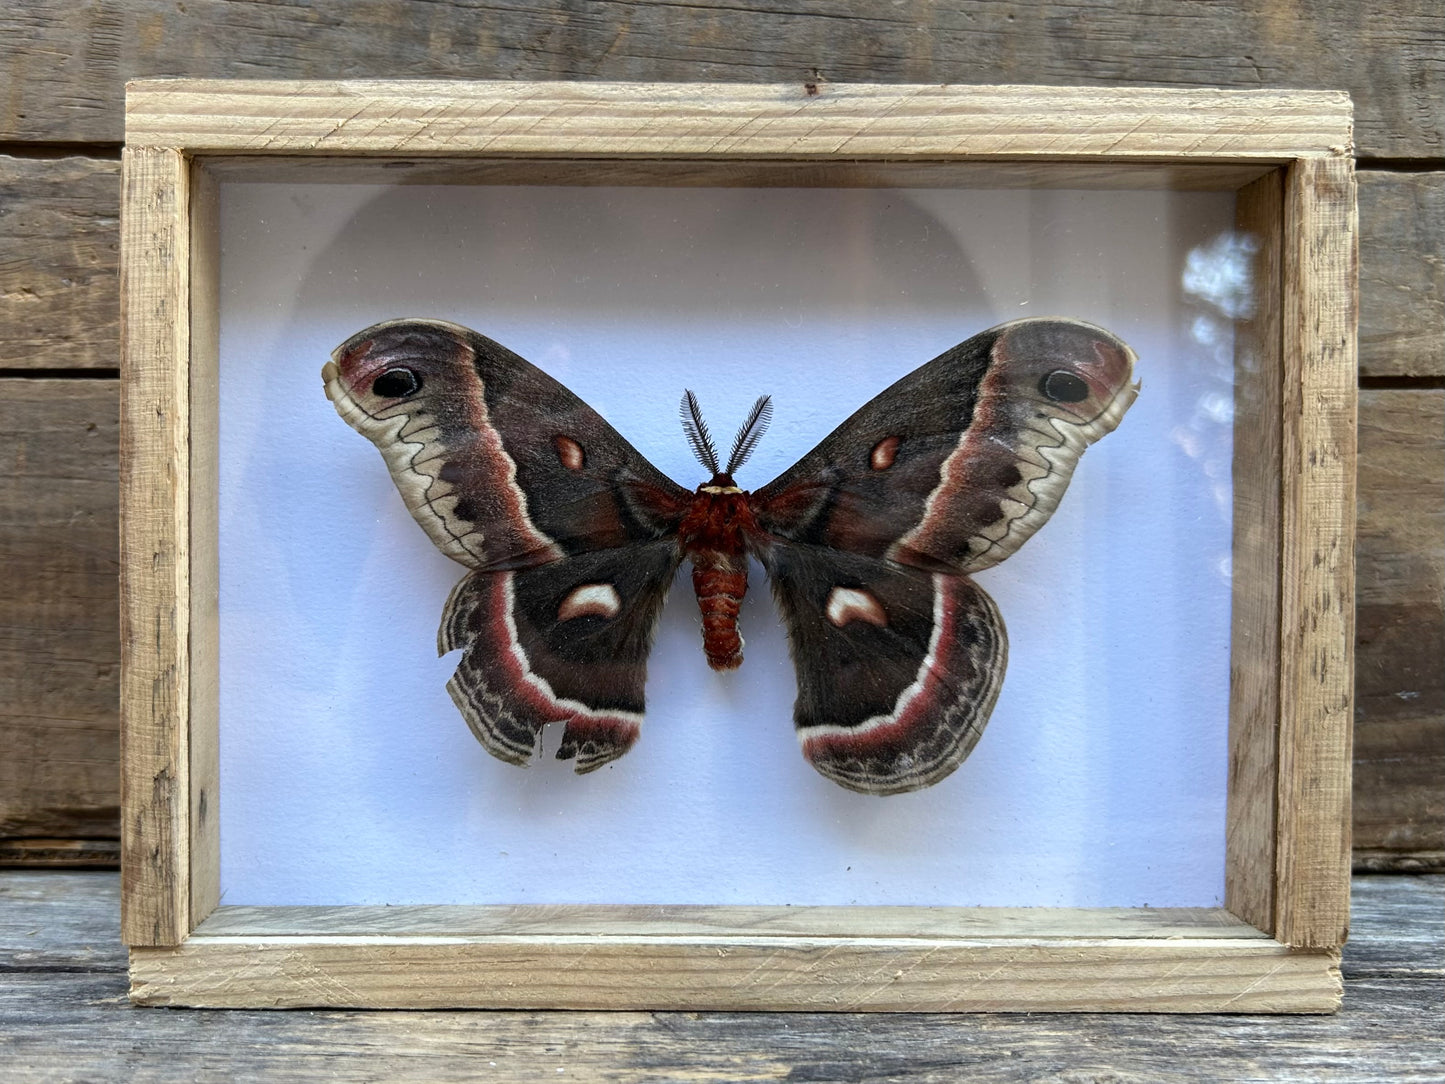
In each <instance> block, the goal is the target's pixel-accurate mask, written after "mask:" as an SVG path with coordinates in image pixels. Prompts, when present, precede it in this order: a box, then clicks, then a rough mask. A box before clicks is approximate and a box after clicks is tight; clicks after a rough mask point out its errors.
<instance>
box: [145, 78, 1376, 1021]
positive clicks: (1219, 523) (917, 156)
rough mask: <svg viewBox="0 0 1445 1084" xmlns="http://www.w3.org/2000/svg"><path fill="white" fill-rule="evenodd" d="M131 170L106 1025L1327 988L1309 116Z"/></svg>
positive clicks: (1341, 894) (1335, 561)
mask: <svg viewBox="0 0 1445 1084" xmlns="http://www.w3.org/2000/svg"><path fill="white" fill-rule="evenodd" d="M1186 98H1187V99H1188V100H1187V101H1186ZM639 103H640V104H639ZM637 108H643V109H644V110H645V111H647V112H648V114H649V117H650V118H651V119H650V120H649V121H648V122H647V123H646V124H644V125H642V126H641V127H638V124H637V121H636V116H635V115H633V114H632V113H630V112H629V111H635V110H636V109H637ZM1130 110H1133V111H1134V112H1132V113H1131V112H1130ZM1015 114H1016V115H1017V116H1018V118H1019V122H1018V125H1017V127H1016V128H1014V129H1010V128H1009V126H1007V125H1005V126H1004V127H1002V128H1001V127H1000V126H999V124H998V117H999V116H1000V115H1008V116H1014V115H1015ZM1065 115H1067V117H1068V121H1069V123H1068V131H1069V132H1070V133H1071V135H1070V136H1069V139H1068V140H1065V141H1063V142H1061V141H1060V138H1059V136H1058V134H1057V133H1054V134H1052V135H1050V136H1049V137H1048V138H1047V139H1044V138H1042V137H1040V136H1038V134H1037V132H1036V131H1035V130H1034V129H1035V128H1036V126H1037V125H1039V124H1041V123H1045V118H1047V119H1048V123H1049V124H1054V123H1062V120H1061V119H1060V118H1062V117H1064V116H1065ZM338 117H340V118H369V119H367V120H366V123H362V122H361V121H360V120H347V119H343V120H342V121H341V122H340V123H338V120H337V118H338ZM1131 117H1132V118H1133V120H1132V121H1131V120H1130V118H1131ZM1302 117H1305V118H1308V120H1307V121H1305V120H1301V118H1302ZM258 118H264V119H261V120H258ZM383 118H387V119H384V120H383ZM884 118H889V119H887V120H885V119H884ZM1126 122H1127V123H1126ZM739 123H742V124H743V125H744V127H745V128H746V130H747V131H748V132H749V133H750V134H749V135H747V136H746V137H745V138H742V139H741V140H740V141H739V142H736V143H727V142H719V141H718V140H717V138H716V133H717V132H718V131H721V130H723V129H722V128H721V127H720V126H723V125H728V126H731V127H732V128H735V127H736V126H737V125H738V124H739ZM1131 124H1132V125H1134V127H1133V128H1131V127H1130V125H1131ZM129 125H130V127H129V129H128V145H127V151H126V166H125V176H126V204H125V206H126V216H125V230H124V236H125V239H126V244H125V254H124V260H123V262H124V265H125V304H126V313H127V320H126V327H127V340H126V351H127V353H126V369H125V373H126V381H125V386H126V403H127V413H126V415H125V416H126V419H127V420H126V426H127V428H126V432H127V438H126V439H127V444H126V447H127V457H126V471H127V473H126V487H125V494H126V496H125V510H126V517H125V522H126V535H125V537H126V547H127V548H126V568H127V579H126V594H125V599H126V613H127V622H128V623H127V630H128V632H127V638H126V652H127V654H126V667H125V690H126V691H125V698H124V699H125V707H124V712H125V733H126V780H127V783H126V788H127V789H126V801H127V804H128V808H129V809H131V810H132V811H133V815H132V816H129V817H128V818H127V824H128V826H129V827H128V831H130V830H132V829H133V838H132V837H128V838H127V842H126V846H127V848H128V850H127V855H128V861H127V865H126V877H125V886H126V891H125V923H126V933H127V938H128V940H129V941H130V943H131V945H132V972H133V983H134V985H133V997H134V998H135V999H136V1000H137V1001H140V1002H143V1003H165V1004H195V1005H202V1004H207V1005H210V1004H217V1005H247V1004H266V1005H273V1004H281V1005H284V1004H318V1003H321V1004H358V1005H400V1006H428V1005H431V1006H436V1005H456V1006H477V1007H488V1006H495V1007H510V1006H527V1005H530V1006H619V1007H620V1006H650V1007H684V1006H685V1007H744V1008H746V1007H753V1008H803V1007H820V1008H865V1009H949V1010H959V1009H971V1008H1005V1009H1013V1008H1017V1009H1032V1008H1062V1009H1111V1008H1130V1009H1141V1008H1149V1009H1169V1010H1193V1009H1200V1010H1203V1009H1218V1008H1247V1009H1251V1010H1257V1009H1271V1010H1289V1011H1301V1010H1320V1009H1328V1008H1330V1007H1331V1006H1333V1004H1335V1002H1336V1000H1337V998H1338V970H1337V962H1338V946H1339V941H1340V939H1341V937H1342V931H1343V928H1344V911H1343V907H1344V901H1345V898H1346V896H1345V886H1347V843H1346V842H1343V841H1344V840H1345V835H1344V834H1343V833H1344V832H1345V825H1346V821H1347V818H1346V817H1345V815H1344V812H1343V810H1344V805H1343V803H1344V801H1345V797H1346V796H1347V790H1348V788H1347V777H1346V774H1345V773H1346V769H1347V755H1346V754H1347V746H1348V740H1347V739H1348V728H1347V721H1348V712H1345V714H1344V716H1343V721H1342V717H1341V716H1340V715H1339V712H1340V711H1341V710H1343V709H1342V705H1345V706H1347V704H1348V696H1349V683H1348V659H1349V653H1348V642H1349V640H1348V629H1349V613H1348V606H1347V605H1344V604H1343V603H1341V602H1340V600H1341V599H1348V594H1349V592H1348V586H1349V574H1350V568H1349V560H1348V545H1347V544H1343V543H1342V542H1341V539H1343V538H1347V535H1348V530H1349V528H1350V521H1349V512H1348V509H1347V507H1346V506H1347V504H1348V484H1349V481H1348V479H1349V477H1350V474H1349V469H1348V464H1349V463H1350V462H1352V460H1351V456H1352V454H1353V445H1352V439H1353V437H1352V429H1351V423H1352V414H1351V410H1352V402H1353V400H1352V392H1351V388H1352V384H1351V383H1350V380H1349V378H1348V375H1347V370H1348V367H1349V362H1350V360H1351V358H1352V341H1351V335H1352V330H1351V329H1352V326H1353V325H1352V323H1351V321H1352V319H1353V293H1352V290H1353V283H1352V279H1351V278H1350V275H1351V274H1352V266H1353V265H1352V263H1351V262H1350V260H1351V253H1352V247H1351V246H1352V245H1353V217H1352V216H1353V189H1352V180H1351V175H1350V172H1349V160H1348V158H1347V156H1345V154H1344V153H1343V151H1342V150H1341V148H1342V147H1344V146H1345V145H1346V136H1345V135H1342V133H1347V130H1348V102H1347V100H1346V99H1344V98H1343V97H1342V96H1339V95H1334V94H1327V93H1318V94H1315V93H1292V94H1282V95H1281V94H1268V95H1263V94H1240V93H1224V92H1221V93H1219V94H1217V95H1206V96H1204V97H1203V98H1202V99H1196V98H1193V97H1188V96H1179V95H1173V94H1168V93H1162V92H1148V93H1143V92H1133V91H1129V92H1109V93H1108V94H1105V95H1098V94H1086V93H1083V92H1079V91H1070V90H1049V91H1042V90H1038V89H1035V88H879V87H857V88H829V90H828V91H827V93H825V94H818V95H808V94H806V93H805V92H804V91H803V90H802V88H791V87H770V88H746V87H726V88H720V87H707V88H700V87H699V88H692V87H648V88H636V87H626V86H610V85H588V86H580V85H572V84H541V85H535V84H534V85H522V84H443V85H426V86H416V85H410V84H407V85H403V84H387V83H356V84H327V85H319V84H307V83H298V84H249V83H192V82H156V83H148V84H140V85H137V86H135V87H133V88H132V94H131V99H130V104H129ZM1046 126H1047V125H1046ZM730 130H731V129H730ZM1051 131H1052V129H1051ZM1060 131H1062V129H1060ZM1144 131H1148V132H1149V133H1150V134H1149V136H1148V138H1147V139H1145V138H1142V137H1140V136H1137V135H1130V134H1129V133H1130V132H1136V133H1137V132H1144ZM1244 132H1247V133H1248V134H1247V135H1245V134H1241V133H1244ZM662 133H666V137H665V138H663V137H662ZM1201 133H1204V134H1201ZM1131 140H1132V142H1131ZM844 146H846V147H847V148H848V150H847V153H846V154H843V153H842V151H841V150H840V148H842V147H844ZM1061 146H1063V147H1065V148H1066V149H1065V150H1063V151H1060V147H1061ZM168 314H169V315H168ZM174 314H183V318H182V319H180V320H177V319H175V318H174ZM930 358H931V359H933V360H931V361H930V360H929V359H930ZM524 359H525V360H524ZM318 371H321V372H322V377H323V379H322V381H321V384H322V387H318V382H317V379H316V376H317V373H318ZM323 391H324V394H323ZM679 397H681V398H682V408H681V410H682V423H683V424H682V426H681V427H679V425H678V419H677V414H676V413H675V412H676V411H677V410H678V406H677V403H678V399H679ZM328 400H330V401H329V402H328ZM1305 401H1308V402H1310V403H1311V404H1314V408H1313V409H1311V410H1310V411H1307V412H1306V411H1301V410H1300V409H1299V404H1300V403H1302V402H1305ZM703 404H706V405H707V408H708V415H707V417H704V415H703V413H702V405H703ZM1320 404H1324V405H1323V406H1320ZM337 413H339V414H340V415H341V417H342V418H343V419H345V421H346V422H348V423H350V425H351V427H352V428H354V429H356V430H358V431H359V432H360V433H361V434H362V435H364V436H366V437H368V438H369V439H370V440H371V441H372V443H374V444H375V445H376V447H377V449H379V450H380V451H381V453H382V455H381V457H378V456H377V454H376V451H374V450H372V449H370V448H368V447H367V446H366V442H365V441H362V440H358V439H357V437H356V434H354V433H352V432H350V431H348V429H347V426H346V425H343V424H341V422H340V421H338V419H337V417H336V414H337ZM731 418H736V419H738V420H741V421H742V425H741V427H740V429H739V430H738V431H737V435H736V437H735V438H734V439H733V440H732V441H731V443H730V444H729V443H728V442H719V441H717V440H715V439H714V438H713V436H712V434H711V433H710V432H709V430H708V419H711V420H713V421H714V422H715V423H717V424H721V423H722V422H724V421H725V420H728V419H731ZM770 422H771V426H769V423H770ZM176 427H178V428H176ZM1116 430H1117V431H1116ZM765 431H766V432H765ZM1096 441H1098V442H1099V443H1098V447H1097V448H1094V449H1091V450H1089V452H1088V454H1087V455H1084V454H1083V452H1084V451H1085V449H1086V448H1088V446H1089V445H1091V444H1093V443H1094V442H1096ZM770 478H771V479H773V481H768V479H770ZM1066 487H1067V489H1068V492H1067V494H1065V492H1064V491H1065V488H1066ZM1301 487H1305V488H1301ZM1306 488H1307V489H1308V492H1309V493H1310V494H1312V495H1314V496H1311V497H1310V499H1308V500H1306V499H1305V497H1304V495H1303V494H1304V493H1305V489H1306ZM1321 492H1328V493H1331V494H1335V495H1336V496H1337V497H1338V499H1337V500H1336V499H1334V498H1332V499H1331V500H1330V501H1327V502H1321V501H1320V500H1318V499H1316V498H1317V496H1318V494H1320V493H1321ZM1045 520H1049V521H1050V522H1048V523H1047V525H1045ZM418 527H420V528H421V530H418ZM1035 535H1036V536H1035ZM1025 543H1026V544H1025ZM1005 558H1007V560H1005ZM459 565H460V566H463V567H459ZM750 566H751V567H750ZM167 570H169V571H167ZM764 577H766V582H767V583H768V584H769V587H770V592H764V591H761V590H758V589H757V586H758V585H759V584H760V583H761V582H763V580H764ZM750 579H751V583H752V584H753V586H754V590H753V591H748V590H747V586H748V584H749V580H750ZM689 586H690V587H692V588H693V590H692V591H688V590H687V589H688V587H689ZM674 587H676V588H678V590H677V591H676V592H674V595H675V597H674V598H673V599H672V601H671V602H669V603H667V604H666V605H664V604H663V599H664V598H665V597H666V596H667V594H668V592H669V589H671V588H674ZM684 591H686V592H687V593H688V594H695V595H696V598H697V605H693V604H691V603H689V602H686V601H685V600H684V599H683V598H682V597H676V596H679V595H681V593H682V592H684ZM770 593H771V595H772V596H773V597H772V599H769V598H768V595H769V594H770ZM774 603H776V609H774ZM159 614H163V615H166V616H165V617H164V618H163V619H162V618H161V617H158V616H157V615H159ZM439 614H440V615H442V620H441V631H440V636H438V633H437V623H438V615H439ZM142 628H151V629H160V630H161V633H162V634H161V635H159V636H158V637H142V636H139V635H137V634H136V632H137V630H140V629H142ZM1005 628H1006V629H1007V631H1005ZM699 630H700V631H701V636H700V635H699ZM743 633H746V635H747V637H748V644H747V647H746V652H745V653H746V656H747V662H746V664H744V665H741V666H739V665H738V664H739V663H740V662H741V656H742V654H743V653H744V649H743V645H742V635H743ZM699 639H701V641H702V644H701V646H702V647H703V648H704V650H703V651H701V652H699V651H698V650H697V649H698V646H699V642H698V641H699ZM1306 648H1308V652H1314V655H1313V656H1312V657H1314V658H1316V660H1318V659H1319V658H1320V657H1322V656H1320V654H1319V652H1321V651H1323V652H1325V653H1326V655H1327V656H1328V657H1330V658H1334V659H1336V660H1337V662H1336V663H1333V664H1331V665H1330V666H1327V667H1324V668H1323V669H1321V668H1319V667H1316V666H1313V665H1308V666H1307V665H1305V664H1304V663H1303V661H1302V660H1304V659H1305V657H1306V654H1308V652H1306V654H1302V653H1301V652H1305V651H1306ZM437 649H439V652H440V655H439V656H438V650H437ZM1330 653H1333V654H1330ZM463 720H465V722H463ZM990 720H992V721H990ZM553 724H557V725H553ZM985 724H988V729H987V730H986V731H985V729H984V728H985ZM981 735H982V738H981V740H980V736H981ZM800 744H801V747H802V752H803V757H802V758H799V756H798V748H799V745H800ZM629 750H630V751H629ZM623 754H626V755H625V756H624V755H623ZM810 765H811V767H810ZM522 766H526V767H525V770H522ZM573 769H576V771H577V772H578V773H581V774H580V775H578V774H574V771H573ZM813 769H816V771H814V770H813ZM158 779H168V780H171V781H173V783H174V785H173V786H171V787H170V788H169V789H168V788H159V787H158V786H157V785H156V781H157V780H158ZM1306 779H1309V780H1313V781H1316V782H1317V781H1318V780H1320V779H1330V780H1332V781H1333V782H1332V783H1331V785H1330V786H1328V787H1324V788H1320V787H1318V786H1316V785H1315V783H1313V782H1312V783H1311V784H1310V785H1309V787H1308V788H1305V780H1306ZM158 833H159V834H158ZM378 954H380V955H381V956H385V957H386V958H387V959H388V961H389V963H388V966H387V975H388V977H387V978H386V979H381V978H378V977H377V975H376V968H375V967H374V961H375V960H376V959H377V958H378ZM368 960H370V961H373V963H371V964H368V963H367V962H366V961H368ZM642 960H651V961H655V962H658V966H656V967H654V968H652V971H651V974H652V975H653V977H654V978H655V977H656V975H657V974H664V975H666V976H671V977H670V978H667V979H666V981H662V982H660V983H659V982H649V983H648V984H647V985H646V986H645V988H644V987H643V986H642V985H639V984H638V983H637V982H636V980H635V979H634V978H629V977H628V976H631V975H635V974H636V973H637V967H638V964H639V962H640V961H642ZM300 961H304V965H303V966H302V970H304V971H305V972H306V974H307V975H309V976H311V977H310V978H304V979H303V978H302V977H301V973H300V972H298V971H296V967H297V965H298V962H300ZM719 961H722V962H719ZM1182 963H1187V966H1184V967H1181V964H1182ZM1040 969H1042V970H1040ZM1140 969H1142V970H1140ZM885 974H886V975H888V976H892V977H891V978H889V980H888V981H887V982H883V981H882V978H881V977H882V976H884V975H885ZM1129 974H1133V975H1138V974H1148V975H1152V976H1156V978H1157V982H1156V983H1155V984H1154V985H1149V986H1143V987H1141V986H1140V985H1139V983H1138V982H1137V980H1124V979H1122V978H1121V977H1122V976H1125V975H1129ZM1045 975H1047V976H1049V979H1048V981H1043V980H1044V977H1045ZM1180 975H1186V976H1187V978H1179V977H1178V976H1180ZM317 976H331V978H332V979H334V982H320V983H318V982H317V981H315V979H316V977H317ZM1201 976H1202V977H1201ZM1055 979H1056V980H1057V981H1055ZM845 980H846V982H847V984H848V988H849V989H850V990H852V991H853V993H852V994H850V995H849V996H847V997H845V998H841V999H840V998H837V997H835V996H833V995H836V994H837V991H838V989H839V984H840V983H843V982H844V981H845ZM874 980H876V981H874ZM326 991H330V992H326Z"/></svg>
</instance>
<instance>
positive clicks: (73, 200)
mask: <svg viewBox="0 0 1445 1084" xmlns="http://www.w3.org/2000/svg"><path fill="white" fill-rule="evenodd" d="M119 220H120V163H119V162H114V161H110V160H107V159H102V158H79V157H76V158H41V159H26V158H12V157H9V156H8V155H0V369H14V368H34V369H79V368H95V367H98V368H103V369H114V368H116V367H117V366H118V365H119V364H120V362H119V360H118V359H117V357H116V353H117V347H118V343H119V337H120V298H119V290H118V278H117V275H118V261H119V247H120V224H119Z"/></svg>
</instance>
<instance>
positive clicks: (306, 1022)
mask: <svg viewBox="0 0 1445 1084" xmlns="http://www.w3.org/2000/svg"><path fill="white" fill-rule="evenodd" d="M118 894H119V884H118V877H117V875H116V874H114V873H62V872H45V871H37V872H19V871H14V872H0V1080H3V1081H5V1082H7V1084H8V1082H21V1081H71V1080H75V1081H80V1080H84V1081H112V1080H115V1081H120V1080H124V1081H169V1080H176V1081H208V1080H225V1081H229V1080H238V1079H240V1080H258V1079H262V1080H298V1079H313V1078H324V1079H328V1080H334V1079H343V1080H387V1081H394V1080H428V1081H446V1080H472V1079H478V1080H487V1081H540V1080H566V1081H579V1080H586V1081H704V1080H705V1081H710V1082H715V1081H753V1080H789V1081H839V1082H846V1081H894V1080H897V1081H904V1080H906V1081H909V1082H910V1084H927V1082H930V1081H956V1080H960V1079H967V1080H969V1081H985V1082H987V1081H1022V1080H1029V1081H1037V1080H1045V1081H1055V1082H1069V1084H1083V1082H1109V1084H1126V1082H1132V1081H1140V1082H1143V1081H1149V1082H1172V1081H1211V1082H1213V1081H1236V1080H1269V1081H1274V1080H1301V1081H1372V1080H1379V1081H1392V1082H1393V1081H1422V1082H1423V1081H1429V1082H1438V1081H1441V1080H1445V876H1440V875H1435V876H1415V877H1409V876H1382V875H1377V876H1360V877H1357V878H1356V879H1355V883H1354V893H1353V906H1354V932H1353V936H1352V938H1351V940H1350V943H1349V945H1348V947H1347V948H1346V949H1345V955H1344V974H1345V1005H1344V1008H1343V1009H1342V1010H1341V1011H1340V1012H1339V1013H1338V1014H1337V1015H1334V1016H1313V1017H1278V1016H1275V1017H1270V1016H1148V1015H1122V1014H1121V1015H1107V1016H1106V1015H1072V1016H1070V1015H978V1016H956V1015H955V1016H949V1015H925V1014H900V1015H891V1016H890V1015H863V1014H821V1013H668V1012H610V1013H609V1012H342V1011H329V1010H295V1011H275V1012H267V1011H219V1010H177V1009H138V1008H134V1007H132V1006H131V1005H130V1004H129V1002H128V1001H127V998H126V974H125V951H124V949H123V948H122V946H121V945H120V943H119V921H118V917H117V909H118Z"/></svg>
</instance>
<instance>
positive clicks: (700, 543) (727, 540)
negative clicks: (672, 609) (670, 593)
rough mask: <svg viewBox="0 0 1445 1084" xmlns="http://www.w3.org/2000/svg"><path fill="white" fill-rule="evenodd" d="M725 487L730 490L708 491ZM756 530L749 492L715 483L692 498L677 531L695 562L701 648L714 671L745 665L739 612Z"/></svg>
mask: <svg viewBox="0 0 1445 1084" xmlns="http://www.w3.org/2000/svg"><path fill="white" fill-rule="evenodd" d="M719 488H726V489H729V490H731V491H730V492H707V490H709V489H714V490H715V489H719ZM756 530H757V523H756V522H755V521H754V519H753V514H752V510H751V509H749V508H748V503H747V494H745V493H740V492H738V491H737V490H736V489H733V488H732V487H731V480H730V479H729V480H727V485H726V487H722V486H719V485H718V481H717V480H714V481H713V482H711V483H709V484H708V485H707V486H703V487H701V488H700V489H699V490H698V492H697V493H696V494H694V495H693V499H692V505H691V506H690V507H689V508H688V510H687V514H686V515H685V516H684V517H683V520H682V524H681V526H680V528H679V530H678V544H679V545H680V546H681V547H682V552H683V555H684V556H686V557H687V558H688V560H690V561H691V562H692V589H693V590H694V591H695V592H696V593H697V606H698V609H699V610H701V611H702V647H703V650H704V651H705V652H707V664H708V665H709V666H711V667H712V668H713V669H714V670H735V669H736V668H737V667H739V666H740V665H742V661H743V638H742V635H741V634H740V633H739V632H738V609H739V607H741V606H742V602H743V596H744V595H746V594H747V593H748V558H747V536H748V535H749V534H750V533H752V532H754V531H756Z"/></svg>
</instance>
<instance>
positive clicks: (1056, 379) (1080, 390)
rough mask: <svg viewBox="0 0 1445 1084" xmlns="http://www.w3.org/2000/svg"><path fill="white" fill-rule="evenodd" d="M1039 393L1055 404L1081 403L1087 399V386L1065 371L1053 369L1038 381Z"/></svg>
mask: <svg viewBox="0 0 1445 1084" xmlns="http://www.w3.org/2000/svg"><path fill="white" fill-rule="evenodd" d="M1039 391H1041V392H1043V393H1044V394H1045V395H1046V396H1048V397H1049V398H1050V399H1052V400H1053V401H1054V402H1056V403H1082V402H1083V401H1084V400H1085V399H1087V398H1088V397H1089V385H1088V384H1086V383H1084V381H1083V380H1082V379H1081V378H1080V377H1077V376H1075V375H1074V374H1073V373H1071V372H1069V371H1068V370H1067V369H1055V370H1054V371H1053V372H1051V373H1049V374H1048V375H1046V376H1045V377H1044V378H1043V379H1042V380H1040V381H1039Z"/></svg>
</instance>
